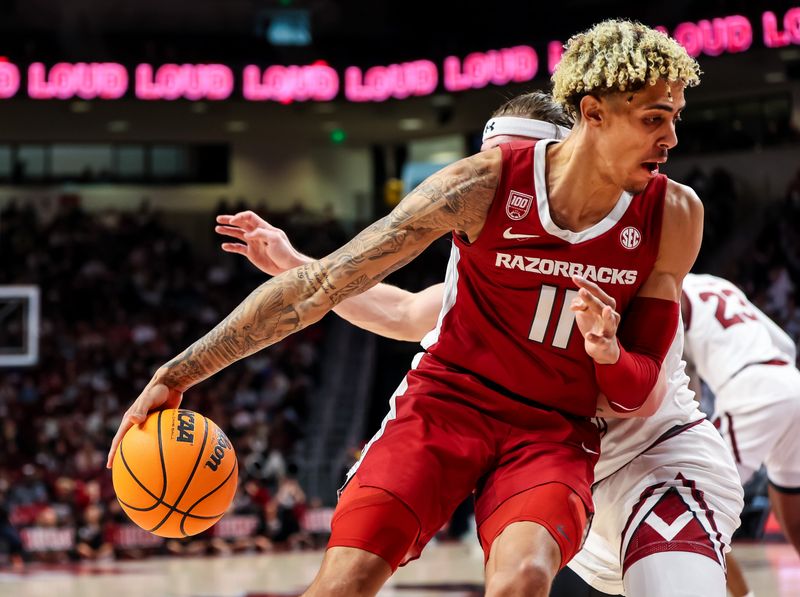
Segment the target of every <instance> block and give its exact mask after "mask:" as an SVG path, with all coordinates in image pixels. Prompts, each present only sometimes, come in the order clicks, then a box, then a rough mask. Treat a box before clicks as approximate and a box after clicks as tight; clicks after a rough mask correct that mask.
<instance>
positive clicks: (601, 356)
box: [570, 276, 620, 365]
mask: <svg viewBox="0 0 800 597" xmlns="http://www.w3.org/2000/svg"><path fill="white" fill-rule="evenodd" d="M572 281H573V282H575V284H576V285H577V286H578V289H579V290H578V296H576V297H575V298H573V299H572V303H571V304H570V309H571V310H572V311H573V312H574V313H575V321H576V322H577V324H578V329H579V330H580V331H581V334H582V335H583V341H584V347H585V348H586V353H587V354H588V355H589V356H590V357H592V358H593V359H594V360H595V361H596V362H597V363H600V364H601V365H608V364H613V363H616V362H617V360H619V343H618V342H617V328H618V327H619V321H620V315H619V313H617V311H616V308H617V301H616V300H614V297H612V296H609V295H608V294H606V293H605V292H604V291H603V289H601V288H600V287H599V286H598V285H597V284H595V283H594V282H590V281H589V280H587V279H586V278H583V277H581V276H572Z"/></svg>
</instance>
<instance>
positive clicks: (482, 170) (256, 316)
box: [156, 151, 501, 391]
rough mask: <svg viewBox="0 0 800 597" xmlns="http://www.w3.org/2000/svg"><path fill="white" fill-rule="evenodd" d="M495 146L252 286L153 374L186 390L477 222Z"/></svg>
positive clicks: (486, 198) (495, 172) (496, 167)
mask: <svg viewBox="0 0 800 597" xmlns="http://www.w3.org/2000/svg"><path fill="white" fill-rule="evenodd" d="M500 166H501V159H500V153H499V151H496V152H483V153H481V154H478V155H475V156H472V157H469V158H466V159H464V160H461V161H459V162H456V163H455V164H453V165H451V166H448V167H447V168H445V169H443V170H441V171H440V172H437V173H436V174H434V175H433V176H431V177H430V178H428V179H427V180H425V181H424V182H423V183H422V184H420V185H419V186H418V187H417V188H416V189H414V190H413V191H412V192H411V193H410V194H409V195H408V196H406V197H405V198H404V199H403V201H401V202H400V204H399V205H398V206H397V207H396V208H395V209H394V210H393V211H392V212H391V213H390V214H389V215H387V216H386V217H384V218H382V219H380V220H378V221H377V222H375V223H374V224H372V225H371V226H369V227H368V228H366V229H365V230H363V231H362V232H361V233H359V234H358V235H357V236H356V237H355V238H353V240H351V241H350V242H349V243H347V244H346V245H345V246H343V247H342V248H341V249H339V250H337V251H334V252H333V253H331V254H330V255H328V256H327V257H325V258H323V259H320V260H319V261H313V262H311V263H307V264H304V265H301V266H300V267H297V268H295V269H293V270H289V271H287V272H285V273H283V274H281V275H279V276H276V277H274V278H272V279H271V280H269V281H268V282H266V283H264V284H262V285H261V286H259V287H258V288H257V289H256V290H254V291H253V292H252V293H251V294H250V296H248V297H247V298H246V299H245V300H244V301H243V302H242V303H241V304H240V305H239V306H238V307H236V309H234V311H233V312H231V314H230V315H228V316H227V317H226V318H225V319H224V320H223V321H222V322H220V323H219V324H218V325H217V326H216V327H215V328H214V329H212V330H211V331H210V332H209V333H208V334H206V335H205V336H204V337H202V338H200V339H199V340H198V341H197V342H195V343H194V344H192V345H191V346H190V347H189V348H187V349H186V350H185V351H183V352H182V353H181V354H180V355H178V356H177V357H176V358H175V359H173V360H172V361H170V362H169V363H167V364H166V365H164V366H163V367H162V368H161V369H160V370H159V372H158V373H157V374H156V375H157V378H158V381H160V382H161V383H164V384H166V385H167V386H169V387H171V388H174V389H178V390H180V391H185V390H186V389H188V388H189V387H191V386H192V385H194V384H196V383H198V382H200V381H202V380H203V379H206V378H207V377H210V376H211V375H213V374H214V373H216V372H217V371H220V370H221V369H223V368H225V367H227V366H228V365H230V364H231V363H234V362H235V361H237V360H239V359H242V358H244V357H246V356H248V355H250V354H253V353H254V352H257V351H259V350H261V349H262V348H265V347H267V346H269V345H271V344H274V343H276V342H278V341H280V340H281V339H283V338H285V337H286V336H288V335H289V334H292V333H294V332H297V331H298V330H301V329H303V328H304V327H306V326H308V325H310V324H312V323H314V322H316V321H318V320H320V319H321V318H322V317H323V316H324V315H325V314H326V313H327V312H328V311H330V310H331V309H332V308H333V307H335V306H336V305H337V304H338V303H340V302H341V301H343V300H345V299H346V298H349V297H351V296H355V295H357V294H359V293H361V292H364V291H365V290H367V289H368V288H370V287H372V286H374V285H375V284H377V283H378V282H380V281H381V280H383V278H385V277H386V276H388V275H389V274H390V273H392V272H393V271H395V270H397V269H399V268H401V267H402V266H403V265H405V264H406V263H408V262H409V261H411V260H413V259H414V258H415V257H416V256H417V255H419V254H420V253H421V252H422V251H423V250H425V248H426V247H427V246H428V245H430V243H431V242H433V241H434V240H435V239H436V238H438V237H440V236H442V235H443V234H445V233H447V232H449V231H451V230H456V231H460V232H464V233H466V234H467V235H471V236H474V235H475V234H476V233H477V232H478V231H480V228H481V227H482V226H483V222H484V219H485V217H486V213H487V211H488V209H489V206H490V205H491V202H492V199H493V198H494V192H495V189H496V187H497V181H498V178H499V175H500Z"/></svg>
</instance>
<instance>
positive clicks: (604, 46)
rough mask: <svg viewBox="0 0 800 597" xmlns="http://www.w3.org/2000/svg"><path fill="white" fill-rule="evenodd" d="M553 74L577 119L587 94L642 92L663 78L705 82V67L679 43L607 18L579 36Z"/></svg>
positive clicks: (561, 99)
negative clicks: (703, 73)
mask: <svg viewBox="0 0 800 597" xmlns="http://www.w3.org/2000/svg"><path fill="white" fill-rule="evenodd" d="M564 48H565V51H564V55H563V56H562V57H561V62H560V63H559V65H558V67H557V68H556V70H555V72H554V73H553V99H555V100H556V102H558V103H560V104H561V105H562V106H564V109H566V110H567V112H569V113H570V114H571V115H572V116H573V117H577V116H579V115H580V108H579V105H580V101H581V98H583V96H585V95H590V94H591V95H598V96H600V95H604V94H609V93H614V92H618V91H638V90H640V89H642V88H643V87H644V86H645V85H655V83H656V82H657V81H658V80H659V79H665V80H666V81H668V82H670V83H672V82H676V81H680V82H682V83H683V84H684V85H686V86H687V87H693V86H694V85H697V84H699V83H700V66H699V65H698V64H697V61H696V60H695V59H694V58H692V57H691V56H689V54H688V53H687V52H686V50H685V49H684V48H683V46H681V45H680V44H679V43H678V42H677V41H675V40H674V39H672V38H671V37H668V36H667V35H665V34H663V33H661V32H660V31H656V30H655V29H651V28H650V27H646V26H645V25H642V24H641V23H635V22H632V21H625V20H614V19H612V20H607V21H603V22H601V23H598V24H596V25H595V26H593V27H592V28H591V29H589V30H587V31H584V32H583V33H579V34H577V35H573V36H572V37H571V38H570V40H569V41H568V42H567V43H566V45H565V46H564Z"/></svg>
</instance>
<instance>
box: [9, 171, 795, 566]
mask: <svg viewBox="0 0 800 597" xmlns="http://www.w3.org/2000/svg"><path fill="white" fill-rule="evenodd" d="M690 178H692V180H690V181H687V182H689V183H690V184H692V185H693V186H695V188H696V189H697V191H698V193H699V194H700V196H701V197H703V198H704V202H705V205H706V218H707V221H706V238H705V240H704V248H703V252H702V253H701V258H700V260H699V262H698V267H697V268H696V271H710V273H716V274H719V275H722V276H725V277H727V278H729V279H731V280H732V281H734V282H735V283H737V284H738V285H740V286H741V287H742V289H743V290H744V291H745V292H746V293H747V294H748V295H749V296H750V297H751V298H752V299H753V301H754V302H755V303H756V304H757V305H758V306H759V307H760V308H761V309H763V310H764V311H765V312H766V313H767V314H768V315H769V316H770V317H772V318H774V319H775V321H776V322H777V323H778V324H779V325H780V326H781V327H783V328H784V329H785V330H786V331H787V332H788V333H789V334H790V335H791V336H792V337H793V338H794V339H795V341H798V340H800V306H799V305H798V295H799V294H800V234H798V232H797V228H796V222H798V221H800V171H798V173H797V175H796V177H795V178H794V180H793V182H792V184H791V185H790V186H789V188H788V189H787V191H786V195H785V197H784V198H783V199H782V200H781V201H778V202H774V203H773V204H770V206H769V207H768V208H767V209H766V210H765V212H764V217H763V218H762V224H761V228H760V233H759V234H758V237H757V239H756V242H754V243H748V244H747V246H746V247H745V252H744V254H743V255H740V256H738V257H737V258H736V259H726V258H725V256H724V255H721V252H723V251H726V250H729V246H730V245H729V242H728V241H729V240H730V239H729V238H727V237H726V233H725V231H730V230H735V229H740V228H737V221H739V224H738V226H741V221H740V220H741V214H736V213H735V210H733V209H731V205H733V204H735V201H734V200H735V193H736V191H735V185H734V182H733V179H732V178H731V176H730V174H728V173H726V172H725V171H722V170H718V171H715V172H713V173H711V174H710V175H705V174H704V173H702V172H701V171H699V170H698V171H696V172H694V173H693V174H692V176H691V177H690ZM247 208H252V209H254V211H257V212H258V213H259V214H261V215H263V216H264V217H266V218H267V219H268V220H269V221H270V222H271V223H273V224H274V225H276V226H278V227H280V228H283V229H284V230H286V231H287V234H288V236H289V238H290V239H291V240H292V241H293V242H294V244H295V246H297V247H298V248H299V249H301V250H303V251H305V252H307V253H309V254H312V255H323V254H326V253H327V252H329V251H330V250H332V249H333V248H335V247H337V246H339V245H341V244H342V243H343V242H344V241H345V240H346V239H347V236H348V235H347V234H346V233H345V232H344V230H343V229H342V227H341V225H340V224H339V223H338V222H337V221H336V220H335V218H334V217H333V214H332V212H331V211H330V210H327V211H325V212H323V213H322V214H312V213H310V212H308V211H306V210H305V209H304V208H303V206H302V205H301V204H297V205H295V206H294V207H293V208H291V209H290V210H288V211H285V212H281V213H270V212H269V211H268V210H267V209H266V208H265V207H264V206H263V205H254V206H251V205H248V204H247V203H246V202H245V201H244V200H241V199H237V200H236V201H233V202H231V201H227V200H224V201H221V202H220V204H219V206H218V208H217V210H216V213H235V212H237V211H241V210H243V209H247ZM208 227H209V231H211V229H212V228H213V221H212V219H211V217H210V216H209V222H208ZM446 245H447V241H443V242H442V243H440V244H439V245H434V247H433V248H432V249H431V250H430V251H428V252H426V253H425V254H423V256H421V258H420V260H418V262H415V263H414V264H412V265H411V266H409V267H408V268H404V269H403V270H401V271H400V272H398V273H397V274H396V275H395V277H394V278H393V280H392V281H393V282H394V283H397V284H399V285H401V286H407V287H411V288H412V289H419V288H421V287H424V286H427V285H428V284H430V283H435V282H437V281H438V280H439V279H440V277H441V274H442V272H443V271H444V266H443V264H444V260H445V259H446V255H447V252H448V248H447V246H446ZM0 255H2V263H3V267H2V269H0V285H5V284H37V285H39V286H40V288H41V293H42V318H41V341H40V361H39V364H38V365H37V366H36V367H31V368H19V369H4V370H3V371H2V376H0V441H2V445H3V450H2V451H0V564H2V563H3V562H6V563H10V564H11V565H13V566H21V565H22V561H23V557H25V558H28V559H31V558H38V559H41V560H46V561H57V562H58V561H67V560H70V559H98V558H111V557H121V556H126V555H130V556H137V555H142V554H144V553H146V552H148V551H150V552H152V551H156V552H159V551H160V552H165V553H171V554H201V553H228V552H231V551H236V550H242V549H248V550H262V551H269V550H273V549H281V548H302V547H304V546H309V545H315V544H317V543H318V542H319V538H318V537H315V535H314V531H313V530H309V525H307V524H304V520H305V518H304V516H306V515H307V513H308V512H309V508H311V510H315V509H314V508H313V507H314V506H316V504H315V503H314V500H309V499H307V498H306V496H305V495H304V493H303V490H302V488H301V487H300V484H299V483H298V481H297V467H296V464H295V463H294V462H293V455H294V454H295V452H296V448H297V445H298V441H301V439H302V436H303V426H304V421H305V420H306V419H307V414H308V408H309V406H308V399H309V392H311V391H312V390H313V389H314V387H315V386H316V385H317V384H318V382H319V379H318V376H319V365H320V360H321V356H320V351H321V350H322V340H323V338H324V334H325V325H324V321H323V324H322V325H316V326H312V327H311V328H308V329H306V330H304V331H303V332H301V333H298V334H295V335H293V336H291V337H290V338H288V339H287V340H285V341H283V342H280V343H279V344H277V345H275V346H272V347H270V348H268V349H266V350H264V351H262V352H261V353H259V354H258V355H255V356H253V357H251V358H249V359H246V360H245V361H243V362H242V363H239V364H237V365H235V366H233V367H230V368H229V369H227V370H225V371H224V372H222V373H220V374H218V375H216V376H214V377H213V378H212V379H211V380H209V381H207V382H205V383H203V384H201V385H200V386H198V387H197V388H195V389H193V390H192V391H191V394H190V395H189V398H188V400H187V404H186V406H187V407H189V408H192V409H193V410H197V411H200V412H202V413H204V414H205V415H207V416H209V417H210V418H211V419H212V420H214V421H215V422H216V423H217V424H218V425H219V426H220V427H221V428H223V429H224V430H225V431H226V432H227V434H228V436H229V437H230V439H231V440H232V441H233V443H234V445H235V446H236V450H237V456H238V458H239V461H240V488H239V491H238V492H237V497H236V500H235V502H234V506H233V510H232V517H231V518H230V521H229V523H228V525H227V527H226V526H225V525H222V524H220V525H217V527H215V529H216V530H213V529H212V531H209V532H206V533H204V534H201V535H200V536H198V537H195V538H193V539H190V540H182V541H169V542H160V543H154V544H153V545H152V546H151V548H150V549H148V548H147V547H146V546H145V547H142V546H141V545H138V546H137V545H136V544H131V545H129V546H128V547H125V546H124V542H121V541H119V540H118V538H119V532H120V529H123V528H125V527H129V526H130V525H128V523H127V519H126V517H125V515H124V513H123V512H122V511H121V509H120V507H119V505H118V504H117V502H116V500H115V499H114V494H113V488H112V487H111V479H110V475H109V474H108V472H107V471H106V470H105V460H106V450H107V447H108V445H109V444H110V441H111V438H112V436H113V433H114V432H115V431H116V427H117V424H118V422H119V420H120V417H121V415H122V412H123V410H124V409H125V408H126V407H127V405H128V404H129V403H130V402H131V401H132V400H133V399H134V398H135V397H136V394H137V392H138V391H139V390H140V389H141V388H143V387H144V386H145V384H146V383H147V382H148V381H149V379H150V376H151V374H152V372H153V370H154V368H155V367H157V366H158V365H160V364H161V363H163V362H165V360H167V359H168V358H170V357H171V356H173V355H174V354H176V353H177V351H178V350H180V349H182V348H183V347H185V346H187V345H189V344H190V343H191V342H192V341H194V340H195V339H196V338H197V337H199V336H200V335H202V334H203V333H205V332H206V331H207V330H208V329H209V328H210V327H211V326H213V325H214V324H215V323H217V322H218V321H219V320H220V319H221V318H222V317H223V316H224V315H225V314H227V313H228V312H229V311H230V310H231V309H232V308H233V307H234V306H235V305H236V304H237V303H238V302H239V301H240V300H241V299H242V298H244V297H245V296H246V295H247V293H248V292H249V291H250V290H251V289H253V288H255V287H256V286H257V285H258V284H260V283H261V282H263V280H264V275H263V274H262V273H261V272H259V271H257V270H256V269H255V268H253V267H252V266H250V265H249V264H248V263H247V262H246V260H245V259H243V258H239V257H236V256H231V255H225V254H222V253H221V252H219V253H213V254H210V255H206V256H204V255H203V254H202V252H199V251H197V250H196V249H193V248H192V247H191V246H190V244H189V243H188V242H187V241H186V240H185V238H184V237H182V236H181V234H179V233H177V232H176V231H174V230H171V229H169V228H168V227H166V226H165V225H164V224H163V223H162V221H161V218H160V217H159V214H158V212H156V211H154V210H152V209H150V208H149V207H148V206H147V204H143V205H142V207H141V208H140V209H139V210H138V211H134V212H123V211H118V210H108V211H104V212H87V211H85V210H84V209H83V208H82V207H81V202H80V198H79V197H76V196H63V197H61V198H60V199H59V200H58V201H57V203H56V204H55V205H54V206H53V208H52V209H50V210H49V211H48V212H43V211H41V210H36V209H34V208H32V207H31V206H30V205H27V204H24V205H23V204H19V203H17V202H14V201H11V202H10V203H9V204H8V205H7V206H6V207H5V208H4V209H3V210H2V212H0ZM720 256H721V257H722V258H720ZM709 264H716V265H715V266H711V265H709ZM121 273H124V275H120V274H121ZM6 333H8V334H9V335H10V336H12V337H13V336H15V332H14V331H13V330H11V331H9V330H6ZM16 335H17V336H18V335H19V334H18V333H16ZM392 381H395V380H392ZM376 399H378V400H382V399H383V395H381V396H376ZM381 406H382V408H383V407H384V406H385V405H384V404H383V403H381ZM370 431H371V429H370ZM309 502H310V503H309ZM316 510H320V509H316ZM237 516H239V518H237ZM242 516H246V517H247V518H243V517H242ZM227 518H228V517H226V519H227ZM462 518H463V517H462ZM328 523H329V520H325V519H324V516H323V519H320V520H318V521H317V528H320V529H322V528H325V526H326V525H327V524H328ZM311 526H313V525H311ZM462 526H463V525H457V527H458V532H463V530H462V529H461V527H462ZM31 528H35V529H38V530H39V531H41V530H42V529H45V530H46V529H51V530H53V531H54V532H55V531H59V532H60V533H61V534H60V535H59V534H49V535H47V534H45V535H34V534H29V535H27V536H26V535H25V532H26V529H31ZM455 528H456V527H454V529H455ZM67 539H69V540H67ZM37 542H38V543H39V544H43V545H44V547H45V548H44V549H38V550H36V553H35V554H33V555H32V554H31V553H30V550H28V551H29V553H27V554H24V552H25V544H26V543H27V544H29V546H30V545H36V544H37ZM59 545H62V547H59ZM40 546H41V545H40Z"/></svg>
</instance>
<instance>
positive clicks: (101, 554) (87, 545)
mask: <svg viewBox="0 0 800 597" xmlns="http://www.w3.org/2000/svg"><path fill="white" fill-rule="evenodd" d="M103 518H104V516H103V510H102V509H101V507H100V506H98V505H96V504H92V505H91V506H89V507H88V508H86V510H84V512H83V522H82V524H81V525H80V526H79V527H78V530H77V533H76V538H75V551H76V552H77V554H78V557H79V558H81V559H82V560H104V559H109V558H111V557H113V555H114V546H113V544H112V543H111V541H110V537H109V532H108V526H107V525H106V524H105V523H104V520H103Z"/></svg>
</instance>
